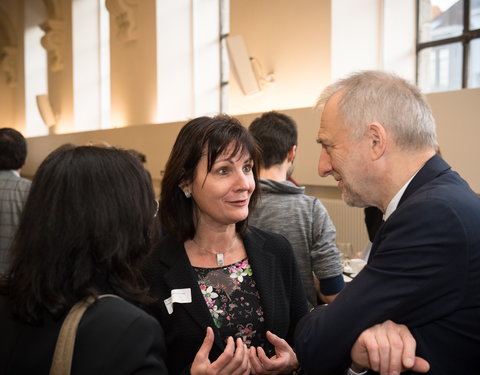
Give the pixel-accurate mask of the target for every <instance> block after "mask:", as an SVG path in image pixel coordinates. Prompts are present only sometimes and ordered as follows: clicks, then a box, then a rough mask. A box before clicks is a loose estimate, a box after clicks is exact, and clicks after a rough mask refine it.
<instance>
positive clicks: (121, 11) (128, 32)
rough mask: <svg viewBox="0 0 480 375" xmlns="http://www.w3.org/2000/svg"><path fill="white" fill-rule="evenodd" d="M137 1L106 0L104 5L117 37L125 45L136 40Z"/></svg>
mask: <svg viewBox="0 0 480 375" xmlns="http://www.w3.org/2000/svg"><path fill="white" fill-rule="evenodd" d="M137 1H138V0H106V2H105V5H106V7H107V9H108V11H109V12H110V15H111V16H112V19H113V20H114V21H115V24H116V26H117V29H118V33H117V37H118V39H119V40H120V41H122V42H124V43H126V42H130V41H132V40H135V39H136V38H137V35H136V29H137V20H136V15H135V6H136V5H137Z"/></svg>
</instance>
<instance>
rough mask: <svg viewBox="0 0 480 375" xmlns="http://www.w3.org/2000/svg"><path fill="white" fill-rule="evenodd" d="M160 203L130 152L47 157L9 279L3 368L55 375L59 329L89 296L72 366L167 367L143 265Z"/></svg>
mask: <svg viewBox="0 0 480 375" xmlns="http://www.w3.org/2000/svg"><path fill="white" fill-rule="evenodd" d="M156 209H157V206H156V203H155V200H154V196H153V191H152V188H151V184H150V183H149V180H148V176H147V174H146V173H145V170H144V168H143V166H142V165H141V164H140V162H139V161H137V160H136V159H135V158H134V157H132V156H131V155H130V154H129V153H128V152H127V151H122V150H119V149H115V148H99V147H93V146H81V147H75V146H72V145H66V146H63V147H61V148H59V149H57V150H55V151H54V152H52V153H51V154H50V155H49V156H48V157H47V158H46V159H45V160H44V161H43V162H42V164H41V165H40V167H39V168H38V171H37V173H36V174H35V177H34V179H33V183H32V187H31V190H30V194H29V196H28V199H27V202H26V204H25V207H24V210H23V214H22V218H21V221H20V224H19V227H18V232H17V235H16V237H15V239H14V242H13V244H12V248H11V250H12V263H11V265H10V267H9V269H8V272H7V273H6V274H5V276H4V277H3V278H2V279H1V281H0V332H1V335H0V372H1V374H2V375H20V374H33V373H35V374H48V373H49V370H50V365H51V361H52V356H53V352H54V348H55V344H56V341H57V337H58V333H59V330H60V327H61V325H62V322H63V320H64V318H65V315H66V313H67V312H68V310H69V309H70V308H71V307H72V306H73V305H74V304H75V303H76V302H77V301H79V300H82V299H84V298H86V297H88V296H92V297H95V298H96V297H97V296H98V295H101V294H104V293H113V294H116V295H117V296H119V297H121V298H102V299H98V300H96V302H95V303H94V305H92V306H91V307H90V308H89V309H88V310H87V311H86V313H85V315H84V316H83V318H82V321H81V323H80V325H79V329H78V332H77V335H76V341H75V348H74V354H73V363H72V374H85V375H87V374H88V375H94V374H116V375H119V374H120V375H121V374H125V375H127V374H142V375H154V374H155V375H160V374H167V370H166V367H165V362H164V356H165V343H164V337H163V332H162V329H161V327H160V325H159V324H158V322H157V321H156V320H155V319H154V318H153V317H151V316H150V315H148V314H147V313H146V312H145V311H143V310H142V309H140V308H139V307H137V306H136V305H142V304H145V303H147V302H150V299H149V298H148V296H147V291H148V288H147V284H146V282H145V281H144V279H143V277H142V274H141V271H140V264H141V261H142V260H143V258H144V257H145V256H146V255H147V254H148V252H149V251H150V248H151V243H152V240H153V238H151V236H152V234H153V233H155V231H154V230H152V228H153V225H152V224H153V221H154V216H155V215H156Z"/></svg>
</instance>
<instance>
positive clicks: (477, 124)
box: [427, 89, 480, 194]
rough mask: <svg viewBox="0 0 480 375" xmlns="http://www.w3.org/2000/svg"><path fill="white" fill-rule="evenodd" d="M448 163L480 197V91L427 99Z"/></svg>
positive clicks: (433, 96)
mask: <svg viewBox="0 0 480 375" xmlns="http://www.w3.org/2000/svg"><path fill="white" fill-rule="evenodd" d="M427 99H428V102H429V104H430V106H431V107H432V111H433V115H434V117H435V120H436V123H437V133H438V143H439V145H440V151H441V152H442V156H443V157H444V158H445V160H446V161H447V162H448V163H449V164H450V165H451V166H452V168H453V169H454V170H456V171H457V172H458V173H460V175H461V176H462V177H463V178H464V179H465V180H466V181H467V182H468V183H469V184H470V187H471V188H472V189H473V190H474V191H475V192H476V193H477V194H480V169H479V165H480V89H469V90H459V91H449V92H441V93H435V94H428V95H427Z"/></svg>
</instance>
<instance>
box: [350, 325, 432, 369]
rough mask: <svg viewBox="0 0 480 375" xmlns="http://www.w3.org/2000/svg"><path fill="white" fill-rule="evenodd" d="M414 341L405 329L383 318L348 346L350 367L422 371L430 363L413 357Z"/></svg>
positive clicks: (427, 367)
mask: <svg viewBox="0 0 480 375" xmlns="http://www.w3.org/2000/svg"><path fill="white" fill-rule="evenodd" d="M416 345H417V343H416V341H415V339H414V338H413V336H412V334H411V333H410V331H409V330H408V328H407V327H406V326H404V325H402V324H396V323H394V322H392V321H391V320H387V321H385V322H383V323H381V324H377V325H374V326H373V327H370V328H368V329H366V330H365V331H363V332H362V333H361V334H360V336H358V338H357V341H356V342H355V344H354V345H353V347H352V351H351V353H350V354H351V357H352V361H353V363H352V369H353V370H355V371H357V372H359V371H361V369H363V370H364V369H367V368H370V369H372V370H374V371H376V372H379V373H380V374H390V375H397V374H400V372H402V371H407V370H412V371H416V372H421V373H425V372H428V371H429V370H430V365H429V364H428V362H427V361H425V360H424V359H423V358H420V357H416V356H415V349H416Z"/></svg>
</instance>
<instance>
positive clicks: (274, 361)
mask: <svg viewBox="0 0 480 375" xmlns="http://www.w3.org/2000/svg"><path fill="white" fill-rule="evenodd" d="M267 340H268V341H270V343H271V344H272V345H273V346H274V347H275V355H274V356H273V357H272V358H268V357H267V355H266V354H265V351H264V350H263V348H261V347H258V348H254V347H250V349H249V351H250V353H249V354H250V366H251V368H252V370H251V371H252V374H257V375H259V374H285V373H290V372H292V371H294V370H296V369H297V368H298V366H299V364H298V360H297V355H296V354H295V352H294V351H293V349H292V348H291V347H290V345H288V343H287V342H286V341H285V340H284V339H282V338H280V337H278V336H277V335H275V334H273V333H272V332H270V331H267Z"/></svg>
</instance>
